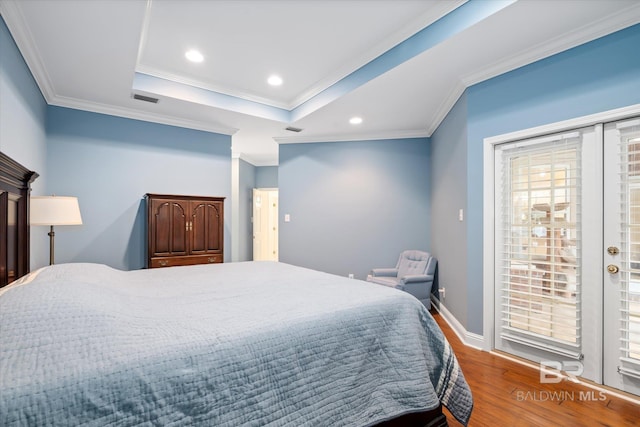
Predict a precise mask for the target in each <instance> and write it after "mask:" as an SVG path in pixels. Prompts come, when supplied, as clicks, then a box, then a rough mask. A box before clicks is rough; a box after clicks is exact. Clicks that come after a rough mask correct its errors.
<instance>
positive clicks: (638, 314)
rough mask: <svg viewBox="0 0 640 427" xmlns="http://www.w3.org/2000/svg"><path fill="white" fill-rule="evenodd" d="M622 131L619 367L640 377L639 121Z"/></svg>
mask: <svg viewBox="0 0 640 427" xmlns="http://www.w3.org/2000/svg"><path fill="white" fill-rule="evenodd" d="M617 128H618V131H619V132H620V143H619V144H618V149H619V155H618V159H619V162H620V163H619V166H620V167H619V174H618V175H617V179H618V183H617V187H618V188H619V197H618V200H619V202H620V210H619V212H621V214H622V215H621V216H622V218H620V225H621V229H620V240H621V247H620V259H621V265H620V272H619V273H618V274H619V275H620V280H619V292H620V301H619V315H620V323H619V324H620V331H619V334H620V366H619V367H618V371H619V372H620V373H622V374H623V375H628V376H632V377H635V378H640V119H635V120H631V121H628V122H624V123H619V124H618V125H617Z"/></svg>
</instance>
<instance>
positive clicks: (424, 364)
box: [0, 262, 472, 427]
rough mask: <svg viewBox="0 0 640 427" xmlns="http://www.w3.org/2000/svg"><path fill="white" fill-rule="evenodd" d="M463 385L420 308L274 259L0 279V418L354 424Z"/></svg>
mask: <svg viewBox="0 0 640 427" xmlns="http://www.w3.org/2000/svg"><path fill="white" fill-rule="evenodd" d="M440 402H442V403H443V404H444V405H445V406H447V407H448V408H449V410H450V411H451V412H452V413H453V415H454V416H455V417H456V418H458V420H460V421H461V422H463V423H465V424H466V422H467V421H468V418H469V415H470V412H471V408H472V398H471V393H470V391H469V388H468V387H467V384H466V382H465V380H464V377H463V375H462V373H461V371H460V369H459V367H458V364H457V361H456V359H455V356H454V355H453V353H452V351H451V348H450V347H449V344H448V343H447V342H446V340H445V338H444V336H443V334H442V332H441V331H440V329H439V328H438V326H437V324H436V323H435V321H434V320H433V318H432V317H431V315H430V314H429V312H428V311H427V310H426V309H425V308H424V307H423V306H422V304H420V303H419V302H418V301H417V300H416V299H415V298H413V297H412V296H410V295H408V294H406V293H403V292H400V291H397V290H394V289H390V288H386V287H383V286H378V285H374V284H371V283H367V282H363V281H359V280H350V279H347V278H342V277H338V276H334V275H330V274H325V273H321V272H317V271H313V270H308V269H304V268H300V267H294V266H291V265H287V264H282V263H274V262H246V263H227V264H218V265H206V266H192V267H173V268H165V269H153V270H140V271H129V272H125V271H119V270H114V269H112V268H110V267H107V266H104V265H100V264H62V265H55V266H52V267H46V268H44V269H41V270H38V271H37V272H34V273H32V274H31V275H30V276H27V277H26V278H24V280H22V279H21V281H19V283H15V284H12V285H10V286H8V287H6V288H3V289H2V290H0V425H2V426H16V425H17V426H23V425H24V426H27V425H28V426H48V425H50V426H53V425H56V426H57V425H94V426H105V425H113V426H116V425H117V426H129V425H144V426H152V425H154V426H157V425H162V426H164V425H175V426H191V425H206V426H296V427H298V426H314V427H317V426H332V427H333V426H368V425H373V424H375V423H378V422H381V421H384V420H387V419H390V418H393V417H395V416H398V415H401V414H404V413H409V412H416V411H421V410H428V409H433V408H435V407H437V406H438V405H439V404H440Z"/></svg>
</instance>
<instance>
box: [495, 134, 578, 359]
mask: <svg viewBox="0 0 640 427" xmlns="http://www.w3.org/2000/svg"><path fill="white" fill-rule="evenodd" d="M580 143H581V133H580V132H579V131H576V132H571V133H566V134H558V135H552V136H547V137H543V138H536V139H533V140H527V141H521V142H518V143H510V144H508V145H506V146H505V147H504V148H498V149H497V150H496V155H497V156H501V159H500V160H499V162H500V163H501V164H502V168H501V169H500V171H501V173H500V175H499V176H496V180H497V182H496V183H497V187H496V188H497V189H500V194H496V200H497V205H496V229H497V230H498V232H497V233H496V235H497V236H499V241H497V242H496V243H497V246H496V247H497V253H496V259H497V262H498V264H497V271H498V272H499V276H498V281H499V283H497V284H496V285H497V286H498V285H499V289H500V295H499V300H498V302H497V304H499V307H496V308H497V309H499V310H500V314H499V315H500V323H501V325H500V337H501V338H502V339H504V340H507V341H511V342H515V343H519V344H524V345H527V346H530V347H534V348H538V349H542V350H545V351H549V352H553V353H556V354H560V355H563V356H567V357H571V358H575V359H581V358H582V353H581V344H582V335H581V269H580V265H581V263H580V258H581V236H580V230H581V228H580V218H581V214H580V209H581V204H580V201H581V193H582V188H581V174H582V171H581V167H580V165H581V161H580ZM496 160H498V159H496Z"/></svg>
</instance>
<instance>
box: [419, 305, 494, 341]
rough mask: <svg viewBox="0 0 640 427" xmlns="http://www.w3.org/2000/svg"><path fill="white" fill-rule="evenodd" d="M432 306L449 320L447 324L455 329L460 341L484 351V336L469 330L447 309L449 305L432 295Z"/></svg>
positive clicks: (446, 320)
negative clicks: (446, 305)
mask: <svg viewBox="0 0 640 427" xmlns="http://www.w3.org/2000/svg"><path fill="white" fill-rule="evenodd" d="M431 300H432V301H431V307H433V309H434V310H436V311H437V312H438V313H440V315H441V316H442V318H443V319H444V320H445V322H447V324H448V325H449V326H450V327H451V329H453V332H455V334H456V335H457V336H458V338H460V341H462V343H463V344H464V345H466V346H467V347H472V348H475V349H476V350H482V351H484V337H483V336H482V335H479V334H476V333H473V332H468V331H467V330H466V329H465V328H464V326H462V323H460V322H459V321H458V319H456V318H455V316H454V315H453V314H452V313H451V312H450V311H449V310H447V307H445V305H444V304H443V303H442V302H441V301H438V299H436V298H435V297H434V296H433V295H432V296H431Z"/></svg>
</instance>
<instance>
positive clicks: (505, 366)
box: [432, 312, 640, 427]
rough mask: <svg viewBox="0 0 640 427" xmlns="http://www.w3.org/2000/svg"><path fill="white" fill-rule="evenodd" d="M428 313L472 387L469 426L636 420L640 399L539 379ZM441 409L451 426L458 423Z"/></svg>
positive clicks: (617, 425)
mask: <svg viewBox="0 0 640 427" xmlns="http://www.w3.org/2000/svg"><path fill="white" fill-rule="evenodd" d="M432 314H433V317H434V318H435V319H436V321H437V322H438V324H439V325H440V327H441V328H442V330H443V331H444V333H445V335H446V337H447V339H448V340H449V343H450V344H451V346H452V347H453V351H454V352H455V354H456V357H457V358H458V362H459V363H460V366H461V367H462V371H463V373H464V376H465V378H466V379H467V382H468V383H469V387H471V391H472V393H473V398H474V409H473V413H472V414H471V420H470V422H469V426H470V427H484V426H509V427H517V426H536V427H541V426H554V427H555V426H563V427H569V426H576V427H577V426H580V427H583V426H611V427H624V426H638V425H640V405H637V404H634V403H632V402H629V401H627V400H625V399H622V398H620V397H616V396H613V395H611V394H608V393H604V392H601V391H599V390H596V389H593V388H590V387H587V386H585V385H583V384H576V383H573V382H570V381H562V382H560V383H557V384H541V383H540V372H539V371H538V369H535V368H532V367H528V366H524V365H522V364H520V363H517V362H514V361H511V360H508V359H505V358H503V357H500V356H497V355H495V354H492V353H489V352H484V351H480V350H475V349H473V348H470V347H467V346H465V345H464V344H462V343H461V342H460V340H459V339H458V337H457V336H456V334H455V333H454V332H453V330H452V329H451V328H450V327H449V325H448V324H447V323H446V322H445V321H444V319H443V318H442V317H441V316H440V315H439V314H437V313H435V312H432ZM445 413H446V415H447V420H448V422H449V425H450V426H452V427H459V426H461V425H462V424H460V423H458V422H457V421H456V420H455V419H454V418H453V416H451V414H449V413H448V411H446V409H445Z"/></svg>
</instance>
